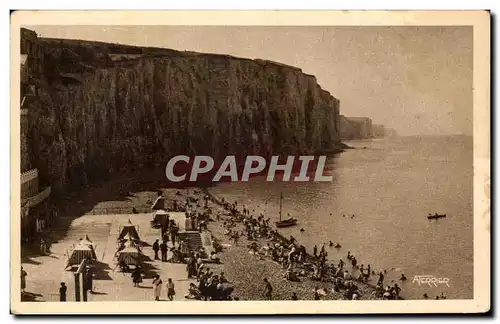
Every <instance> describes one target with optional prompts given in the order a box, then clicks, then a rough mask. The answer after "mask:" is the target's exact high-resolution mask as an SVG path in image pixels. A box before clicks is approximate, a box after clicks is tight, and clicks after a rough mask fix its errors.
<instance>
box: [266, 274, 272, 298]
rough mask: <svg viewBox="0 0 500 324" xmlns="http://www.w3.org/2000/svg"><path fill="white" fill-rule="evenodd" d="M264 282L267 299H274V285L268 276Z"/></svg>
mask: <svg viewBox="0 0 500 324" xmlns="http://www.w3.org/2000/svg"><path fill="white" fill-rule="evenodd" d="M264 283H265V285H266V286H265V288H264V296H265V297H266V299H267V300H272V299H273V286H271V283H270V282H269V280H267V278H264Z"/></svg>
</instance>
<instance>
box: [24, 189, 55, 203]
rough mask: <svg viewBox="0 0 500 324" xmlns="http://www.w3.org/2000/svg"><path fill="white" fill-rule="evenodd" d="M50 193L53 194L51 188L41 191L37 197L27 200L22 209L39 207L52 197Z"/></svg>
mask: <svg viewBox="0 0 500 324" xmlns="http://www.w3.org/2000/svg"><path fill="white" fill-rule="evenodd" d="M50 192H51V188H50V186H49V187H46V188H45V189H43V190H42V191H40V192H39V193H38V194H37V195H35V196H33V197H30V198H27V199H26V200H25V201H24V203H23V205H22V208H28V207H33V206H36V205H38V204H39V203H41V202H42V201H44V200H45V199H47V198H48V197H49V196H50Z"/></svg>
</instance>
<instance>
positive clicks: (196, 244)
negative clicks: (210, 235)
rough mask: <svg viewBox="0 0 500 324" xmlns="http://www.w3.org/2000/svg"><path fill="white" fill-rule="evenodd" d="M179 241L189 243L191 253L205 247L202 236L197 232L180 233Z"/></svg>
mask: <svg viewBox="0 0 500 324" xmlns="http://www.w3.org/2000/svg"><path fill="white" fill-rule="evenodd" d="M179 239H180V240H181V241H184V242H186V243H187V247H188V250H189V251H193V250H199V249H200V248H202V247H203V242H202V240H201V235H200V233H199V232H196V231H186V232H179Z"/></svg>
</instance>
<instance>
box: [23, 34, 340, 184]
mask: <svg viewBox="0 0 500 324" xmlns="http://www.w3.org/2000/svg"><path fill="white" fill-rule="evenodd" d="M38 42H39V43H40V44H41V45H42V46H41V48H42V49H43V50H42V52H43V54H42V55H43V58H39V59H37V62H43V64H44V66H43V67H42V68H36V69H35V70H36V71H39V70H40V71H41V72H40V73H38V74H37V73H35V74H34V77H33V78H34V79H36V81H33V82H36V83H37V100H36V101H35V102H34V103H32V104H31V106H30V107H29V112H28V117H29V122H28V127H29V128H30V129H29V131H28V132H25V134H28V135H26V136H27V137H28V138H27V141H28V143H29V144H30V145H29V146H30V149H29V150H28V152H29V155H30V160H31V161H32V162H33V163H34V164H35V165H36V167H37V168H38V169H39V173H40V181H42V182H44V181H45V182H47V183H50V184H51V185H52V187H53V189H54V190H55V191H56V192H57V190H60V189H62V188H64V186H65V185H73V186H81V185H85V184H87V183H89V182H92V181H94V180H97V179H99V178H100V177H104V176H106V175H107V174H109V173H110V172H113V171H118V170H120V169H123V168H132V167H144V168H147V167H151V166H153V165H156V166H162V167H163V166H164V165H165V163H166V162H167V161H168V159H169V157H171V156H173V155H177V154H188V155H194V154H204V155H210V156H213V157H215V158H221V157H223V156H225V155H228V154H236V155H238V156H245V155H248V154H252V153H260V154H297V153H324V152H331V151H336V150H338V149H339V148H340V137H339V100H337V99H336V98H334V97H333V96H332V95H331V94H330V93H328V92H327V91H325V90H323V89H322V88H321V87H320V86H319V85H318V83H317V81H316V78H315V77H314V76H312V75H307V74H305V73H303V72H302V71H301V70H300V69H298V68H296V67H291V66H286V65H283V64H279V63H274V62H269V61H264V60H249V59H240V58H235V57H231V56H224V55H212V54H199V53H190V52H176V51H172V50H166V49H165V50H164V49H157V51H156V52H155V51H154V50H151V49H141V48H137V47H128V46H123V47H120V45H115V44H103V43H92V42H83V43H81V42H79V41H70V40H65V41H56V40H44V39H39V40H38ZM82 44H83V45H82ZM37 53H38V52H37ZM151 53H153V54H151ZM114 54H116V55H118V54H119V55H121V56H122V57H120V58H119V59H118V60H116V58H115V60H113V55H114ZM28 55H30V53H28ZM32 55H38V54H36V53H34V54H32ZM123 55H125V57H126V56H127V55H130V56H131V57H133V59H131V60H126V59H125V60H123V59H122V58H123ZM137 55H140V57H137ZM28 59H29V57H28Z"/></svg>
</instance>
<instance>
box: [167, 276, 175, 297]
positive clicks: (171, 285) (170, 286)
mask: <svg viewBox="0 0 500 324" xmlns="http://www.w3.org/2000/svg"><path fill="white" fill-rule="evenodd" d="M167 296H168V299H169V300H174V296H175V285H174V283H173V282H172V278H168V282H167Z"/></svg>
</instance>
